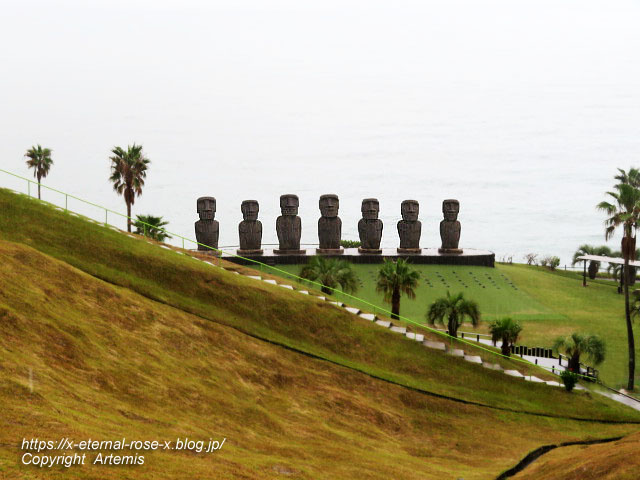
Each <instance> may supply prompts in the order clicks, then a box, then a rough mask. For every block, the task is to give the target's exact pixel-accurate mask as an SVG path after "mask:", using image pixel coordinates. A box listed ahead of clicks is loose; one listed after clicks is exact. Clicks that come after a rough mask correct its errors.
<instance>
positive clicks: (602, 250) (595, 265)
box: [571, 244, 611, 280]
mask: <svg viewBox="0 0 640 480" xmlns="http://www.w3.org/2000/svg"><path fill="white" fill-rule="evenodd" d="M584 255H605V256H607V257H609V256H611V249H610V248H609V247H607V246H606V245H602V246H600V247H594V246H593V245H587V244H584V245H580V247H579V248H578V250H576V253H574V254H573V262H572V263H571V265H574V266H575V264H576V263H579V262H582V260H578V258H579V257H582V256H584ZM588 270H589V278H590V279H591V280H593V279H595V278H596V275H597V274H598V270H600V262H598V261H596V260H591V261H589V269H588Z"/></svg>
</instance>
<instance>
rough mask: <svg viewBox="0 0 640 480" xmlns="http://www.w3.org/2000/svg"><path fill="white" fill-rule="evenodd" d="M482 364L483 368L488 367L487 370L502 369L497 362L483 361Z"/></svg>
mask: <svg viewBox="0 0 640 480" xmlns="http://www.w3.org/2000/svg"><path fill="white" fill-rule="evenodd" d="M482 366H483V367H484V368H488V369H489V370H497V371H502V370H503V368H502V367H501V366H500V364H499V363H483V364H482Z"/></svg>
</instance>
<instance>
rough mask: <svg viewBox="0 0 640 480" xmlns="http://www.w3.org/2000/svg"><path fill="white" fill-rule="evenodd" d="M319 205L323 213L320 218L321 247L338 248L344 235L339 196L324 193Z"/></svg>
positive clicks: (319, 237)
mask: <svg viewBox="0 0 640 480" xmlns="http://www.w3.org/2000/svg"><path fill="white" fill-rule="evenodd" d="M319 205H320V212H321V214H322V216H321V217H320V218H319V219H318V240H319V241H320V246H319V248H320V249H321V250H338V249H340V239H341V236H342V220H340V217H338V208H339V202H338V196H337V195H322V196H321V197H320V202H319Z"/></svg>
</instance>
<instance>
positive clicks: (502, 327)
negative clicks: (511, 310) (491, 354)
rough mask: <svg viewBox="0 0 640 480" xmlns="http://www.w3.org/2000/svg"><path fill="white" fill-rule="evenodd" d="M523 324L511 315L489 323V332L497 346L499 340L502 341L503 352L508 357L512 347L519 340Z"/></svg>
mask: <svg viewBox="0 0 640 480" xmlns="http://www.w3.org/2000/svg"><path fill="white" fill-rule="evenodd" d="M521 331H522V326H521V325H520V324H519V323H518V322H517V321H515V320H513V319H512V318H510V317H505V318H501V319H499V320H494V321H493V322H491V323H490V324H489V333H491V340H492V341H493V345H494V346H495V344H496V342H497V341H498V340H501V341H502V346H501V347H500V349H501V350H502V354H503V355H504V356H506V357H508V356H510V355H511V347H512V346H513V344H514V343H516V342H517V341H518V337H519V336H520V332H521Z"/></svg>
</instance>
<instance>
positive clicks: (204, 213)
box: [197, 197, 216, 220]
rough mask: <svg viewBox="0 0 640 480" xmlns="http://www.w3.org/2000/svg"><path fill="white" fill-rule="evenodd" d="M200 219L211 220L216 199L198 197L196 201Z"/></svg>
mask: <svg viewBox="0 0 640 480" xmlns="http://www.w3.org/2000/svg"><path fill="white" fill-rule="evenodd" d="M197 205H198V215H199V216H200V220H213V219H214V218H215V216H216V199H215V198H214V197H200V198H199V199H198V201H197Z"/></svg>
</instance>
